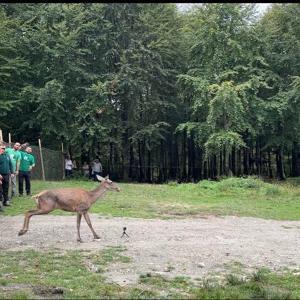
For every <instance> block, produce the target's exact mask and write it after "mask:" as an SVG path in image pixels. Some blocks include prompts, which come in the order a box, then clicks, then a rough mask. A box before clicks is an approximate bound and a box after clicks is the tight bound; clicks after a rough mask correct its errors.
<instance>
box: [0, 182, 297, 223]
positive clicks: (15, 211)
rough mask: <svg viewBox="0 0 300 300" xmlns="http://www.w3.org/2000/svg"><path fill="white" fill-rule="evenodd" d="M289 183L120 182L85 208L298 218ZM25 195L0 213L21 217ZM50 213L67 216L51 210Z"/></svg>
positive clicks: (149, 214) (88, 185)
mask: <svg viewBox="0 0 300 300" xmlns="http://www.w3.org/2000/svg"><path fill="white" fill-rule="evenodd" d="M297 182H298V181H297V180H296V179H295V180H293V181H292V183H291V180H288V181H286V182H273V183H267V182H264V181H262V180H260V179H257V178H254V177H249V178H227V179H223V180H221V181H219V182H216V181H209V180H203V181H200V182H199V183H185V184H178V183H175V182H171V183H169V184H162V185H160V184H152V185H151V184H127V183H120V184H119V185H120V187H121V189H122V191H121V192H120V193H116V192H107V194H106V195H105V197H104V199H101V200H99V201H97V202H96V203H95V204H94V205H93V206H92V208H91V210H90V211H91V212H92V213H98V214H100V215H103V216H117V217H135V218H183V217H194V216H198V217H199V216H201V215H206V214H215V215H237V216H250V217H259V218H266V219H276V220H300V201H299V197H300V185H298V184H296V183H297ZM96 186H97V183H96V182H92V181H85V180H82V181H80V180H66V181H59V182H49V181H46V182H43V181H33V182H32V187H33V193H38V192H40V191H41V190H43V189H52V188H61V187H81V188H85V189H87V190H91V189H93V188H95V187H96ZM34 207H35V202H34V201H33V200H32V199H31V198H30V197H26V196H24V197H16V198H14V199H13V205H12V206H11V207H7V208H5V212H4V213H2V214H4V215H11V216H12V215H19V214H23V213H24V212H25V211H26V210H28V209H33V208H34ZM51 214H55V215H70V214H72V213H68V212H63V211H60V210H56V211H54V212H51Z"/></svg>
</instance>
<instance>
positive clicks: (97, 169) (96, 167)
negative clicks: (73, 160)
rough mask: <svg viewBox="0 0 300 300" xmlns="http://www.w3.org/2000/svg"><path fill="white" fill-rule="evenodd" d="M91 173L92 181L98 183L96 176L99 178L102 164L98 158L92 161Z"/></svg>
mask: <svg viewBox="0 0 300 300" xmlns="http://www.w3.org/2000/svg"><path fill="white" fill-rule="evenodd" d="M92 171H93V175H94V181H98V180H97V175H100V176H101V174H102V164H101V162H100V160H99V159H98V158H96V159H95V160H94V163H93V167H92Z"/></svg>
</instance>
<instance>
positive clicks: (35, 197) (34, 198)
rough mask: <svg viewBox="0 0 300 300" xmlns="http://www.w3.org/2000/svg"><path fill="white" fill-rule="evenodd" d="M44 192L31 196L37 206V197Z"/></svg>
mask: <svg viewBox="0 0 300 300" xmlns="http://www.w3.org/2000/svg"><path fill="white" fill-rule="evenodd" d="M44 192H45V191H42V192H40V193H38V194H36V195H33V196H32V197H31V198H32V199H33V200H34V201H35V202H36V204H39V197H40V196H41V195H42V194H44Z"/></svg>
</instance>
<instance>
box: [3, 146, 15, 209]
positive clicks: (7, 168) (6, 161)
mask: <svg viewBox="0 0 300 300" xmlns="http://www.w3.org/2000/svg"><path fill="white" fill-rule="evenodd" d="M5 148H6V147H5V145H3V144H2V145H0V181H1V182H0V202H1V205H0V211H3V209H2V202H3V205H4V206H10V203H9V198H8V189H9V181H10V176H14V174H13V165H12V162H11V160H10V157H9V155H8V154H7V153H5Z"/></svg>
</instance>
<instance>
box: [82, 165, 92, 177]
mask: <svg viewBox="0 0 300 300" xmlns="http://www.w3.org/2000/svg"><path fill="white" fill-rule="evenodd" d="M82 173H83V176H84V177H89V173H90V172H89V165H88V164H87V162H86V161H85V162H84V163H83V165H82Z"/></svg>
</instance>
